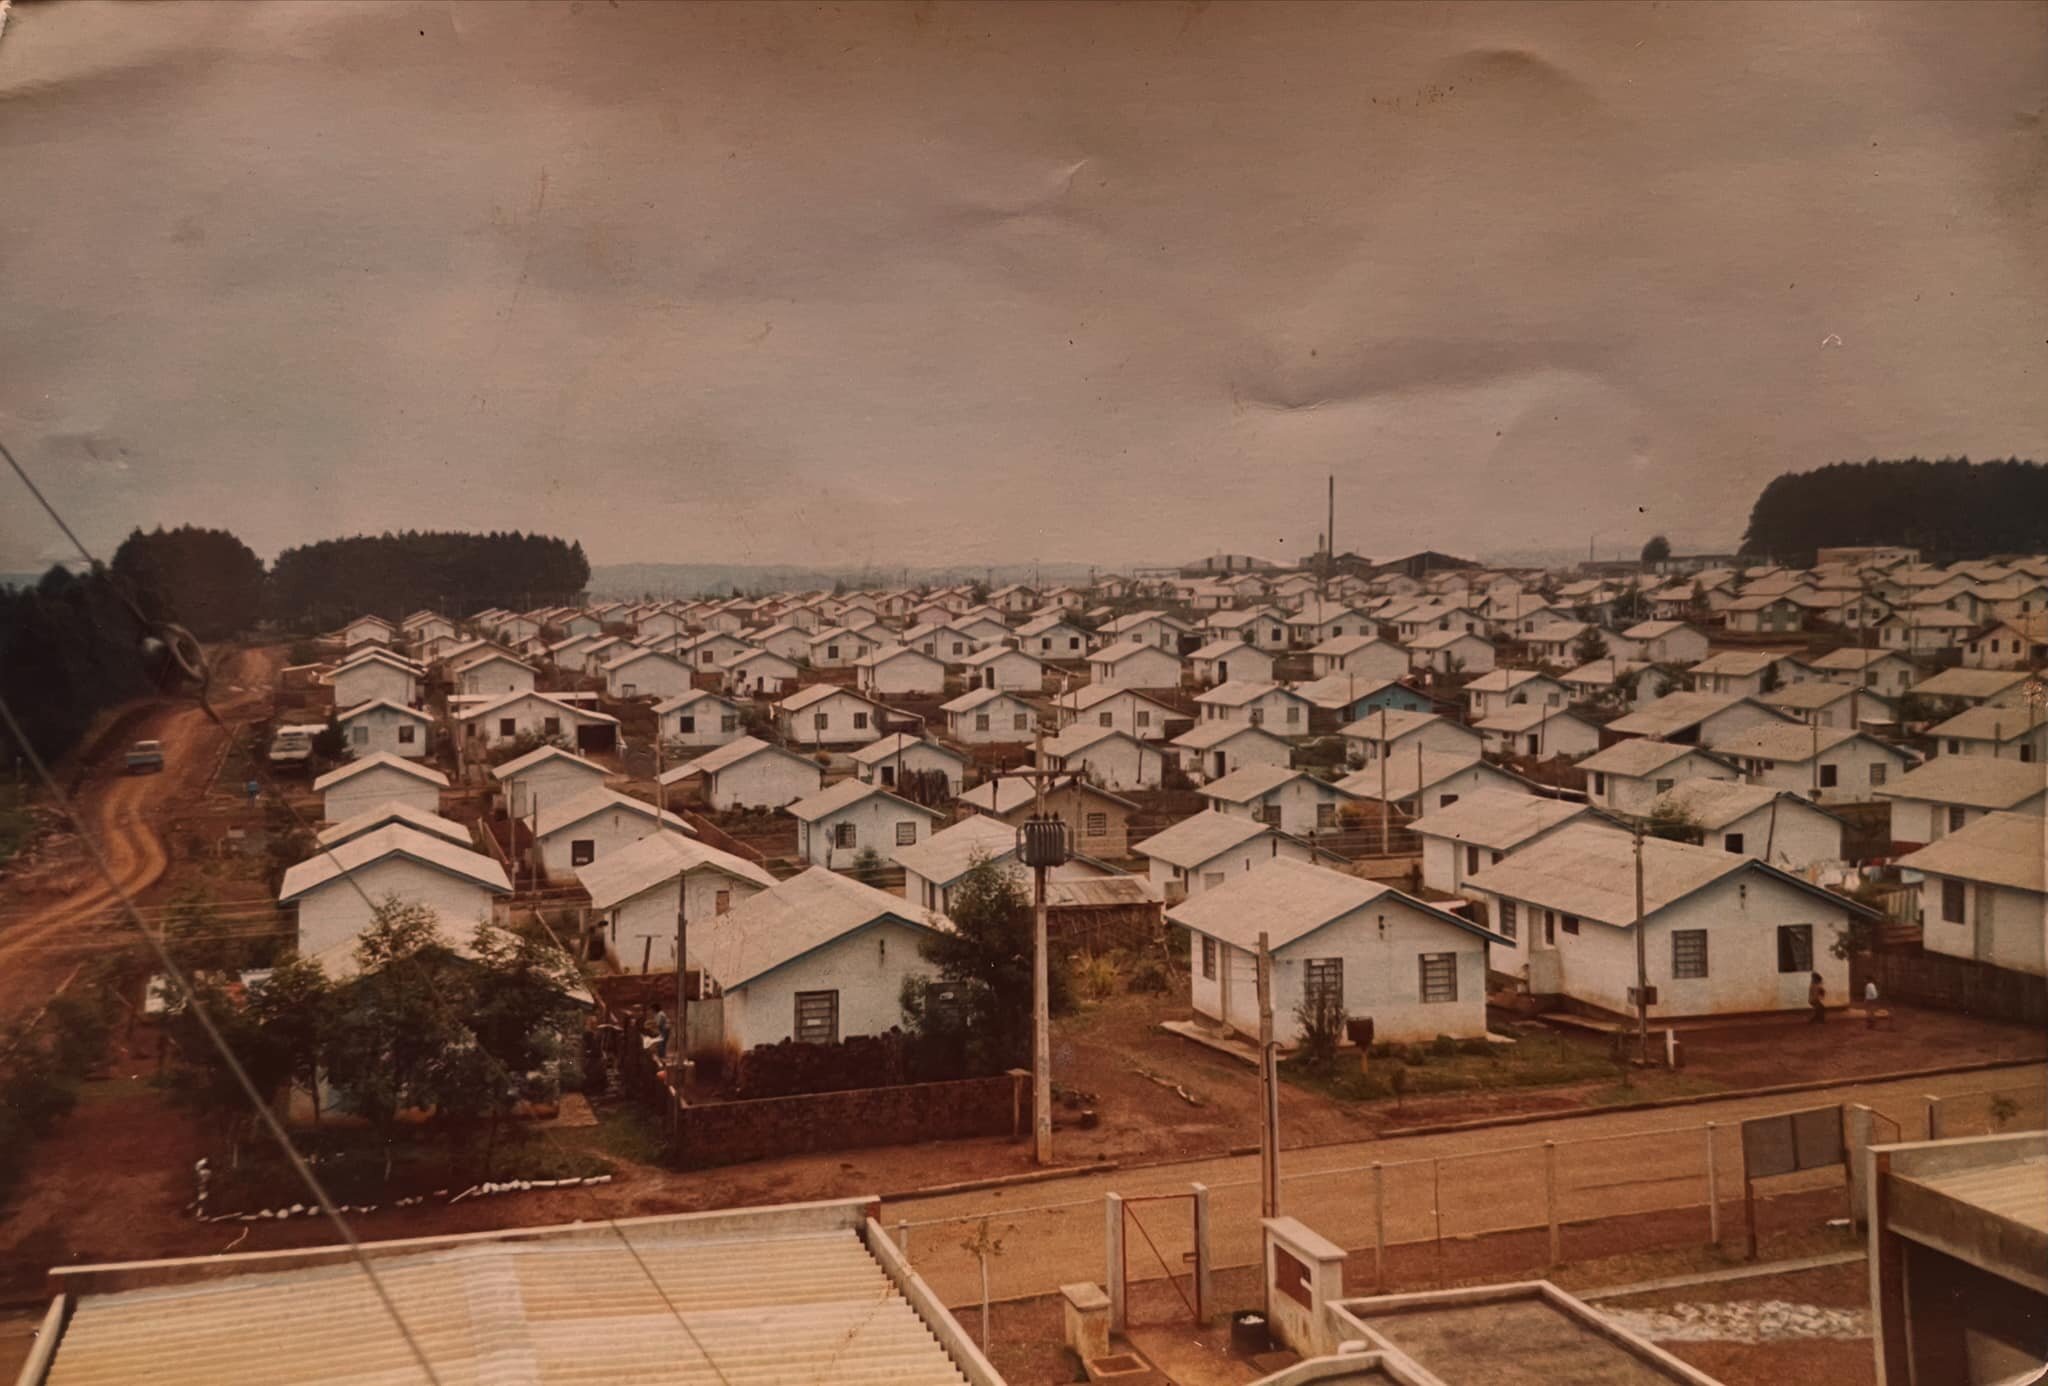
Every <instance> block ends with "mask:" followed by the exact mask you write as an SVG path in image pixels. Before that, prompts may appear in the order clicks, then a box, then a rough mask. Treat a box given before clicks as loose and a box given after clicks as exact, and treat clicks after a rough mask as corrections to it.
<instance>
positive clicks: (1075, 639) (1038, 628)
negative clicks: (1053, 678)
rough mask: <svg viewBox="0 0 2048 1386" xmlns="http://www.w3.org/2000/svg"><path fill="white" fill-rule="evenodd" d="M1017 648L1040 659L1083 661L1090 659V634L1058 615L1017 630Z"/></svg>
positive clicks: (1028, 623)
mask: <svg viewBox="0 0 2048 1386" xmlns="http://www.w3.org/2000/svg"><path fill="white" fill-rule="evenodd" d="M1016 638H1017V648H1018V649H1020V650H1022V651H1024V652H1025V653H1026V654H1030V655H1036V656H1037V657H1038V658H1040V659H1064V660H1075V661H1079V660H1083V659H1086V658H1087V657H1088V632H1087V631H1085V630H1082V629H1081V628H1080V627H1079V626H1077V625H1075V624H1074V623H1073V622H1071V621H1069V620H1067V619H1066V618H1065V617H1063V616H1061V615H1059V614H1058V613H1050V614H1047V615H1044V616H1039V617H1036V618H1034V619H1032V620H1029V621H1026V622H1025V623H1024V624H1023V625H1021V626H1019V627H1017V637H1016Z"/></svg>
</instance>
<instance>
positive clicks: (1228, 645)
mask: <svg viewBox="0 0 2048 1386" xmlns="http://www.w3.org/2000/svg"><path fill="white" fill-rule="evenodd" d="M1251 648H1252V647H1251V646H1250V645H1247V644H1245V643H1244V641H1242V640H1240V639H1238V638H1237V637H1236V636H1234V635H1225V636H1220V637H1218V638H1217V639H1215V640H1211V641H1210V642H1209V643H1208V644H1206V645H1204V646H1202V647H1201V648H1200V649H1198V650H1196V651H1195V652H1194V653H1193V654H1191V655H1189V656H1188V658H1189V659H1202V660H1209V659H1224V658H1227V657H1229V656H1230V655H1233V654H1236V653H1237V652H1238V651H1239V650H1250V649H1251ZM1254 653H1257V652H1256V651H1255V652H1254ZM1266 658H1268V659H1271V658H1272V656H1271V655H1267V656H1266Z"/></svg>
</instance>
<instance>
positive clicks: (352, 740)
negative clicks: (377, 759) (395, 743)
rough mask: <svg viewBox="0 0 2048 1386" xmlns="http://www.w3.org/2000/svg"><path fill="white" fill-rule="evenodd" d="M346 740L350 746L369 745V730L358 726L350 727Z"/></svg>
mask: <svg viewBox="0 0 2048 1386" xmlns="http://www.w3.org/2000/svg"><path fill="white" fill-rule="evenodd" d="M348 739H349V744H350V745H353V746H367V745H369V744H370V729H369V728H368V727H360V726H358V727H350V728H349V729H348Z"/></svg>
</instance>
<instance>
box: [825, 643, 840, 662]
mask: <svg viewBox="0 0 2048 1386" xmlns="http://www.w3.org/2000/svg"><path fill="white" fill-rule="evenodd" d="M825 658H827V659H837V658H839V647H838V646H837V645H827V646H826V647H825Z"/></svg>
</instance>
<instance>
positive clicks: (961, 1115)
mask: <svg viewBox="0 0 2048 1386" xmlns="http://www.w3.org/2000/svg"><path fill="white" fill-rule="evenodd" d="M1030 1084H1031V1075H1030V1074H1028V1073H1025V1072H1023V1071H1021V1070H1012V1071H1011V1072H1009V1073H999V1074H997V1075H995V1076H994V1077H992V1078H964V1079H958V1080H955V1081H952V1082H945V1083H904V1084H900V1085H898V1086H895V1087H886V1088H848V1089H844V1090H841V1091H839V1092H814V1093H804V1094H801V1095H799V1096H795V1097H764V1098H755V1099H752V1100H748V1101H740V1102H710V1103H705V1104H702V1105H698V1106H688V1107H682V1108H680V1109H678V1110H677V1112H676V1137H677V1141H676V1144H677V1152H678V1155H679V1157H680V1159H681V1161H682V1163H684V1164H686V1165H692V1166H699V1167H701V1166H707V1165H730V1164H738V1163H740V1162H741V1161H745V1160H758V1159H762V1158H765V1157H767V1156H771V1155H805V1154H814V1153H817V1152H820V1151H829V1150H859V1149H864V1148H867V1147H870V1146H879V1145H909V1144H913V1143H915V1142H918V1141H932V1140H957V1139H959V1138H961V1137H963V1136H1009V1137H1011V1138H1012V1139H1016V1138H1018V1137H1021V1136H1022V1135H1023V1134H1024V1133H1025V1131H1026V1130H1027V1128H1028V1127H1029V1126H1030V1122H1031V1092H1030Z"/></svg>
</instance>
